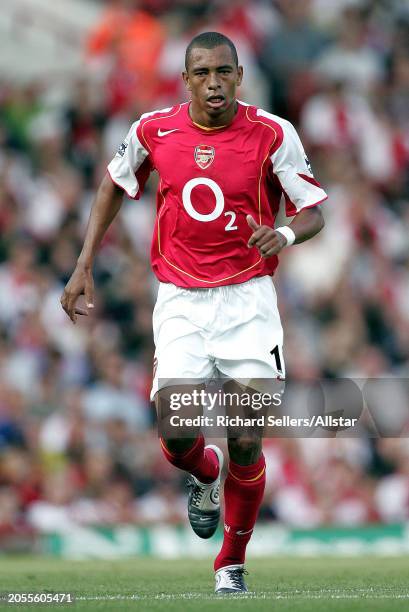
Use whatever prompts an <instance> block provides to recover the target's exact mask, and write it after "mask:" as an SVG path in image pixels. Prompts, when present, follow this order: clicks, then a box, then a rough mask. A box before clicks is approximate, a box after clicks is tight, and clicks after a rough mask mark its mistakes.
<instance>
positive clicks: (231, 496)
mask: <svg viewBox="0 0 409 612" xmlns="http://www.w3.org/2000/svg"><path fill="white" fill-rule="evenodd" d="M242 78H243V68H242V67H241V66H240V65H239V62H238V58H237V52H236V49H235V46H234V44H233V43H232V42H231V41H230V40H229V39H228V38H227V37H225V36H224V35H223V34H219V33H217V32H205V33H203V34H200V35H198V36H196V37H195V38H194V39H193V40H192V41H191V43H190V44H189V46H188V47H187V50H186V57H185V71H184V72H183V80H184V83H185V85H186V88H187V90H188V92H189V94H190V100H189V102H184V103H181V104H177V105H175V106H172V107H171V108H165V109H162V110H159V111H154V112H151V113H146V114H144V115H142V116H141V118H140V119H138V120H137V121H135V123H133V124H132V126H131V128H130V130H129V132H128V135H127V136H126V138H125V140H124V142H123V143H122V145H121V146H120V147H119V150H118V152H117V154H116V155H115V157H114V158H113V160H112V161H111V163H110V164H109V165H108V171H107V174H106V176H105V178H104V179H103V181H102V183H101V186H100V188H99V190H98V192H97V195H96V199H95V202H94V204H93V207H92V210H91V214H90V219H89V223H88V227H87V232H86V236H85V241H84V245H83V248H82V251H81V254H80V256H79V259H78V263H77V266H76V268H75V270H74V272H73V274H72V276H71V278H70V280H69V282H68V283H67V286H66V287H65V290H64V293H63V295H62V298H61V304H62V306H63V308H64V310H65V311H66V312H67V314H68V315H69V317H70V318H71V320H72V321H73V322H74V323H75V321H76V319H77V315H87V314H89V311H90V309H92V307H93V293H94V289H93V279H92V265H93V261H94V258H95V256H96V252H97V249H98V246H99V244H100V242H101V239H102V237H103V236H104V234H105V232H106V230H107V228H108V226H109V225H110V223H111V222H112V220H113V219H114V217H115V215H116V214H117V212H118V210H119V208H120V206H121V202H122V198H123V193H124V192H125V193H126V194H127V195H128V197H130V198H134V199H138V198H139V197H140V195H141V192H142V190H143V188H144V185H145V182H146V180H147V178H148V176H149V174H150V173H151V172H152V171H153V170H156V171H157V173H158V175H159V185H158V191H157V215H156V221H155V228H154V232H153V239H152V249H151V260H152V268H153V271H154V273H155V274H156V276H157V278H158V280H159V283H160V284H159V293H158V298H157V302H156V305H155V309H154V313H153V331H154V340H155V347H156V350H155V362H156V371H155V374H154V380H153V388H152V398H155V401H156V405H157V407H158V411H160V408H161V393H164V392H165V395H166V388H167V387H166V381H169V385H171V384H172V380H176V379H178V380H180V379H182V380H186V386H187V388H189V381H192V380H195V381H206V380H208V379H210V378H214V377H215V376H218V375H220V376H221V377H223V378H228V379H229V380H230V381H232V384H233V385H234V381H241V380H242V379H246V380H247V379H277V378H281V379H283V378H284V377H285V371H284V361H283V356H282V346H283V331H282V327H281V322H280V316H279V313H278V310H277V299H276V293H275V289H274V284H273V281H272V275H273V273H274V271H275V269H276V267H277V264H278V258H277V255H278V254H279V253H280V251H281V250H282V249H283V248H287V247H291V245H293V244H298V243H301V242H304V241H305V240H309V239H310V238H312V237H313V236H315V235H316V234H317V233H318V232H319V231H320V230H321V229H322V228H323V226H324V220H323V216H322V212H321V209H320V206H319V204H320V203H321V202H323V201H324V200H325V199H326V197H327V196H326V194H325V192H324V191H323V189H322V188H321V186H320V184H319V183H318V182H317V181H316V180H315V178H314V176H313V175H312V172H311V167H310V165H309V162H308V159H307V157H306V154H305V152H304V149H303V146H302V144H301V141H300V139H299V137H298V135H297V133H296V131H295V129H294V127H293V126H292V125H291V123H289V122H288V121H286V120H285V119H282V118H280V117H277V116H275V115H272V114H270V113H268V112H266V111H264V110H262V109H259V108H256V107H255V106H251V105H248V104H246V103H244V102H241V101H239V100H238V99H237V98H236V91H237V88H238V87H239V86H240V84H241V81H242ZM282 196H283V197H284V201H285V208H286V213H287V216H289V217H293V219H292V221H291V223H290V225H288V226H283V227H277V228H275V227H274V225H275V218H276V215H277V212H278V209H279V204H280V200H281V197H282ZM81 294H84V295H85V298H86V305H87V307H86V308H80V307H79V306H77V304H76V302H77V299H78V297H79V296H80V295H81ZM272 349H274V350H272ZM237 388H241V387H240V385H239V384H237ZM162 397H164V396H162ZM159 416H160V415H159ZM160 442H161V446H162V450H163V453H164V455H165V457H166V459H167V460H168V461H169V462H170V463H172V465H174V466H175V467H177V468H180V469H182V470H185V471H186V472H188V473H189V474H190V476H189V486H190V493H189V500H188V515H189V520H190V523H191V526H192V528H193V530H194V531H195V533H196V534H197V535H198V536H199V537H201V538H209V537H211V536H212V535H213V534H214V532H215V531H216V529H217V526H218V523H219V518H220V500H219V486H220V475H221V470H222V465H223V453H222V451H221V450H220V449H219V448H218V447H217V446H214V445H209V446H205V441H204V437H203V435H202V434H201V433H200V430H199V431H198V432H197V435H196V434H195V436H193V437H192V436H190V437H178V436H172V435H171V434H170V433H169V434H168V435H165V436H162V437H161V440H160ZM228 451H229V463H228V473H227V478H226V480H225V483H224V501H225V508H224V539H223V544H222V547H221V550H220V552H219V554H218V555H217V557H216V560H215V562H214V570H215V577H216V589H215V590H216V593H243V592H246V591H247V587H246V584H245V581H244V576H243V575H244V573H245V570H244V562H245V552H246V546H247V544H248V542H249V540H250V538H251V535H252V532H253V528H254V525H255V522H256V518H257V514H258V511H259V507H260V504H261V501H262V498H263V493H264V487H265V460H264V456H263V452H262V443H261V439H260V438H259V437H257V436H254V437H252V436H248V435H247V434H246V435H244V434H243V435H242V436H241V435H240V433H239V434H237V435H236V436H235V437H233V438H228Z"/></svg>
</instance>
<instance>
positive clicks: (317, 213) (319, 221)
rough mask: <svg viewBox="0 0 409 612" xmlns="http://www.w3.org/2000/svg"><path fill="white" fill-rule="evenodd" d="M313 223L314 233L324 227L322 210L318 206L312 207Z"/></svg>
mask: <svg viewBox="0 0 409 612" xmlns="http://www.w3.org/2000/svg"><path fill="white" fill-rule="evenodd" d="M313 210H314V217H315V219H314V225H315V233H316V234H318V233H319V232H320V231H321V230H322V229H323V228H324V227H325V219H324V215H323V214H322V210H321V207H320V206H316V207H315V208H314V209H313Z"/></svg>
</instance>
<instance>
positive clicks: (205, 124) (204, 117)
mask: <svg viewBox="0 0 409 612" xmlns="http://www.w3.org/2000/svg"><path fill="white" fill-rule="evenodd" d="M237 110H238V104H237V101H236V100H235V101H234V102H233V104H231V106H230V107H229V108H228V109H226V111H225V112H224V113H222V114H221V115H218V116H217V117H212V116H211V115H209V114H208V113H207V112H206V111H205V110H203V109H201V108H197V107H195V106H194V103H193V102H191V103H190V105H189V115H190V118H191V120H192V121H193V123H194V124H195V125H197V126H198V127H201V128H204V129H210V130H211V129H217V128H221V127H226V125H229V124H230V123H231V122H232V121H233V119H234V117H235V115H236V113H237Z"/></svg>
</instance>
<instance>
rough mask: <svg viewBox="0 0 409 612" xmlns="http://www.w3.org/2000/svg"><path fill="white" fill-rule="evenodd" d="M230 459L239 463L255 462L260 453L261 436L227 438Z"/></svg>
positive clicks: (249, 463)
mask: <svg viewBox="0 0 409 612" xmlns="http://www.w3.org/2000/svg"><path fill="white" fill-rule="evenodd" d="M228 446H229V455H230V459H231V460H232V461H234V462H235V463H238V464H240V465H251V464H252V463H255V462H256V461H257V460H258V459H259V458H260V455H261V450H262V442H261V438H260V437H259V436H257V435H256V434H254V435H246V436H241V437H239V438H230V439H229V440H228Z"/></svg>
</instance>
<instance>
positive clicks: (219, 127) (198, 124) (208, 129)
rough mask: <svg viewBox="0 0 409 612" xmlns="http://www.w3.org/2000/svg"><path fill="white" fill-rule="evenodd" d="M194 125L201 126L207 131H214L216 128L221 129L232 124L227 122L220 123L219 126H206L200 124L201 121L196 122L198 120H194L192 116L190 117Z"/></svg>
mask: <svg viewBox="0 0 409 612" xmlns="http://www.w3.org/2000/svg"><path fill="white" fill-rule="evenodd" d="M190 119H191V121H192V123H193V125H195V126H196V127H199V128H200V129H201V130H206V132H213V131H214V130H221V129H222V128H225V127H227V126H228V125H230V124H229V123H226V125H218V126H217V127H206V126H205V125H200V123H196V121H193V119H192V117H190Z"/></svg>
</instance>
